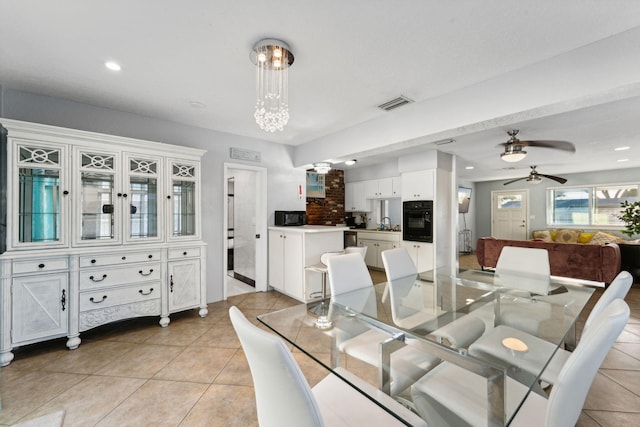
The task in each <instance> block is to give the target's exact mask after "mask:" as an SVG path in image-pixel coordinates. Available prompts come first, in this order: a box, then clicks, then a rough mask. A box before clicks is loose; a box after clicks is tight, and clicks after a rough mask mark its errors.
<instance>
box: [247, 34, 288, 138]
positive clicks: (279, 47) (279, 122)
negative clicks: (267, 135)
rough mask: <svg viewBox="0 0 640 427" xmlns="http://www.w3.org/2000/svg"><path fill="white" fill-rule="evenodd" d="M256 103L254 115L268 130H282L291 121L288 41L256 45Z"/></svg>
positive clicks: (253, 56) (254, 53) (254, 52)
mask: <svg viewBox="0 0 640 427" xmlns="http://www.w3.org/2000/svg"><path fill="white" fill-rule="evenodd" d="M250 56H251V60H252V61H253V63H254V64H255V65H256V70H257V71H256V92H257V98H258V100H257V102H256V111H255V113H254V117H255V118H256V123H257V124H258V126H260V129H263V130H265V131H266V132H275V131H276V130H278V131H282V130H283V128H284V126H285V125H286V124H287V122H288V121H289V67H290V66H291V64H293V54H292V53H291V50H290V48H289V45H287V44H286V43H285V42H283V41H281V40H276V39H264V40H260V41H259V42H257V43H256V44H255V45H254V46H253V50H252V51H251V55H250Z"/></svg>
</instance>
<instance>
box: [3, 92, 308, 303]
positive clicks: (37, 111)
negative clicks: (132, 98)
mask: <svg viewBox="0 0 640 427" xmlns="http://www.w3.org/2000/svg"><path fill="white" fill-rule="evenodd" d="M3 89H4V90H3V91H2V97H1V98H2V99H0V105H1V106H2V117H5V118H9V119H15V120H23V121H29V122H35V123H43V124H48V125H53V126H62V127H68V128H73V129H81V130H86V131H92V132H100V133H106V134H112V135H119V136H125V137H130V138H140V139H147V140H151V141H158V142H165V143H169V144H176V145H184V146H188V147H195V148H201V149H205V150H207V153H206V154H205V155H204V157H203V159H202V181H203V182H202V211H203V212H202V236H203V240H204V241H205V242H206V243H207V244H208V247H207V260H206V263H207V299H208V301H209V302H214V301H219V300H221V299H222V298H223V280H224V276H225V273H226V265H223V254H222V248H223V247H224V245H223V244H222V243H221V242H222V240H221V239H226V230H224V229H223V227H224V224H223V209H224V206H225V203H224V199H225V198H226V183H223V180H224V177H223V174H224V172H223V163H224V162H228V161H230V160H231V159H230V157H229V149H230V148H231V147H238V148H245V149H250V150H255V151H259V152H260V153H261V154H262V161H261V162H260V163H254V162H243V161H240V160H232V161H233V162H234V163H246V164H249V165H252V166H262V167H266V168H267V174H268V179H267V194H268V201H267V211H268V212H269V219H268V224H273V211H274V210H276V209H291V210H304V209H305V197H304V195H303V198H302V200H300V199H299V198H298V196H297V188H298V185H303V188H304V185H305V176H306V175H305V171H304V170H303V169H294V168H293V163H292V157H291V149H290V147H288V146H285V145H281V144H275V143H271V142H267V141H262V140H258V139H254V138H248V137H243V136H238V135H232V134H228V133H223V132H216V131H211V130H208V129H203V128H197V127H193V126H185V125H182V124H178V123H174V122H171V121H169V120H159V119H154V118H150V117H145V116H141V115H138V114H133V113H127V112H123V111H116V110H111V109H107V108H102V107H96V106H92V105H88V104H82V103H79V102H74V101H69V100H64V99H59V98H53V97H48V96H42V95H35V94H31V93H26V92H20V91H16V90H11V89H8V88H7V87H4V88H3Z"/></svg>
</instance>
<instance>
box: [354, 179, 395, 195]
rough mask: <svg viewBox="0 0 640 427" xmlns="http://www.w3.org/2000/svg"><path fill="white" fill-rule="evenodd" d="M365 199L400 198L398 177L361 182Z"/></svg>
mask: <svg viewBox="0 0 640 427" xmlns="http://www.w3.org/2000/svg"><path fill="white" fill-rule="evenodd" d="M362 182H363V183H364V194H365V198H367V199H388V198H393V197H400V177H393V178H381V179H372V180H368V181H362Z"/></svg>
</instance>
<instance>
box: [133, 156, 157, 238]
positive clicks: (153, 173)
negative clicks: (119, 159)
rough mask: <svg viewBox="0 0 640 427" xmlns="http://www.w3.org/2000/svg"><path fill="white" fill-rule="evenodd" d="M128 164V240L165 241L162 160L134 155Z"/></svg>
mask: <svg viewBox="0 0 640 427" xmlns="http://www.w3.org/2000/svg"><path fill="white" fill-rule="evenodd" d="M125 164H126V165H127V167H128V174H127V183H126V185H125V187H126V188H127V195H128V196H127V199H128V207H127V206H125V207H124V216H125V218H126V220H125V224H126V230H125V236H126V239H127V241H128V242H141V241H145V242H148V241H156V240H158V241H159V240H162V217H161V215H160V210H159V209H158V208H159V205H158V198H159V194H158V191H160V189H161V188H162V185H161V177H162V160H161V159H160V158H155V159H154V158H150V157H146V156H138V155H133V154H130V155H128V156H126V158H125Z"/></svg>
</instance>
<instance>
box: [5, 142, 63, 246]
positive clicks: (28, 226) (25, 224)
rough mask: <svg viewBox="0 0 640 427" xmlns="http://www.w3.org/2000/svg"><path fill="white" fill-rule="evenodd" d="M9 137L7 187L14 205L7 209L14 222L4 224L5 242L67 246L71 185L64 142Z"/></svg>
mask: <svg viewBox="0 0 640 427" xmlns="http://www.w3.org/2000/svg"><path fill="white" fill-rule="evenodd" d="M9 141H10V143H9V144H8V158H9V159H10V161H9V173H8V176H7V185H8V186H7V190H8V191H10V194H11V196H10V199H9V202H10V203H11V205H12V206H15V208H14V209H8V210H7V211H8V212H9V214H10V215H11V218H12V221H11V223H12V224H13V227H8V228H7V244H8V246H10V247H13V248H15V249H27V248H34V249H35V248H43V249H44V248H55V247H66V246H68V245H69V233H68V230H67V227H68V223H69V214H70V210H69V201H70V199H71V198H70V194H69V193H70V190H71V188H70V187H71V186H70V185H69V184H70V183H69V181H68V174H67V171H68V169H69V166H68V164H67V162H68V156H67V150H68V147H67V145H65V144H56V143H52V142H48V141H38V140H37V139H31V138H29V139H24V140H23V139H22V138H20V137H15V138H12V137H9ZM1 173H5V171H2V172H1ZM11 205H10V206H11Z"/></svg>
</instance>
